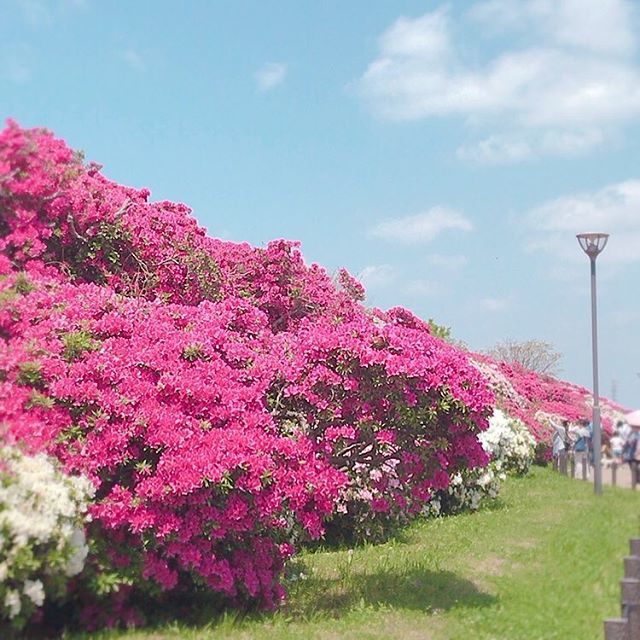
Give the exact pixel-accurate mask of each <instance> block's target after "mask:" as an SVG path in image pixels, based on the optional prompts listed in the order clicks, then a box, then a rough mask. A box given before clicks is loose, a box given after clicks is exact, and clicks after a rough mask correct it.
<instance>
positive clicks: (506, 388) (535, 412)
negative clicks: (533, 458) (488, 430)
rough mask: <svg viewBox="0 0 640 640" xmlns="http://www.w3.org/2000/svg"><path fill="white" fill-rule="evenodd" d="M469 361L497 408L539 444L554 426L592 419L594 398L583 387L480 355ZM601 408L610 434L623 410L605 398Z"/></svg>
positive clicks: (547, 438)
mask: <svg viewBox="0 0 640 640" xmlns="http://www.w3.org/2000/svg"><path fill="white" fill-rule="evenodd" d="M472 361H473V363H474V365H475V366H476V367H477V368H478V369H479V371H480V372H481V373H482V374H483V376H484V377H485V378H486V379H487V381H488V383H489V385H490V387H491V389H492V390H493V392H494V394H495V398H496V405H497V407H498V408H500V409H501V410H502V411H504V412H505V413H506V414H508V416H510V417H512V418H516V419H518V420H520V421H522V422H523V423H524V424H525V425H526V426H527V428H528V429H529V431H530V432H531V434H532V435H533V436H534V438H535V439H536V440H537V441H539V442H547V443H548V442H550V440H551V436H552V434H553V426H552V425H553V424H554V423H555V424H559V423H560V422H561V421H562V420H567V421H568V422H577V421H580V420H585V419H587V420H590V419H591V412H592V406H593V397H592V395H591V392H590V391H588V390H587V389H585V388H584V387H581V386H579V385H575V384H573V383H571V382H567V381H565V380H561V379H559V378H555V377H554V376H551V375H541V374H538V373H536V372H534V371H530V370H528V369H525V368H524V367H522V366H520V365H518V364H513V363H507V362H496V361H495V360H493V359H491V358H490V357H489V356H486V355H482V354H473V355H472ZM600 404H601V407H602V424H603V428H604V430H605V431H606V432H609V433H610V432H611V430H612V426H613V424H614V423H615V422H616V421H617V420H619V419H621V418H622V417H623V414H624V413H625V409H624V408H623V407H621V406H620V405H617V404H616V403H615V402H612V401H611V400H608V399H607V398H600Z"/></svg>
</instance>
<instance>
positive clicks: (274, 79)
mask: <svg viewBox="0 0 640 640" xmlns="http://www.w3.org/2000/svg"><path fill="white" fill-rule="evenodd" d="M286 75H287V65H286V64H282V63H281V62H268V63H267V64H265V65H264V66H263V67H262V68H261V69H260V70H259V71H257V72H256V74H255V79H256V82H257V83H258V88H259V89H260V90H261V91H269V90H270V89H273V88H274V87H276V86H277V85H279V84H281V83H282V82H284V79H285V76H286Z"/></svg>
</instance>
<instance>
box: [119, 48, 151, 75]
mask: <svg viewBox="0 0 640 640" xmlns="http://www.w3.org/2000/svg"><path fill="white" fill-rule="evenodd" d="M120 57H121V58H122V59H123V60H124V61H125V62H126V63H127V65H129V67H131V69H133V70H134V71H139V72H144V71H146V70H147V64H146V62H145V60H144V58H143V57H142V56H141V55H140V53H139V52H138V51H136V50H135V49H125V50H124V51H122V52H121V53H120Z"/></svg>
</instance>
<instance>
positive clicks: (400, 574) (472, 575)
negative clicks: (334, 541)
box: [68, 468, 640, 640]
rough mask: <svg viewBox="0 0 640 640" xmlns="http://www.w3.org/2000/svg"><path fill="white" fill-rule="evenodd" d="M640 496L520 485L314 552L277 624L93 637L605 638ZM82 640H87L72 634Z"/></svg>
mask: <svg viewBox="0 0 640 640" xmlns="http://www.w3.org/2000/svg"><path fill="white" fill-rule="evenodd" d="M638 535H640V493H634V492H632V491H630V490H625V489H616V488H613V487H605V489H604V495H603V496H602V497H600V498H596V497H595V496H594V495H593V488H592V485H591V484H589V483H583V482H579V481H573V480H570V479H568V478H565V477H563V476H560V475H557V474H555V473H554V472H552V471H551V470H549V469H540V468H534V469H533V471H532V473H531V474H530V475H529V476H527V477H526V478H519V479H510V480H508V481H507V482H506V483H505V485H504V488H503V491H502V494H501V498H500V500H499V501H498V502H497V503H495V504H493V505H491V506H489V507H486V508H484V509H483V510H481V511H480V512H477V513H472V514H464V515H460V516H455V517H449V518H442V519H439V520H431V521H425V522H420V523H417V524H415V525H414V526H412V527H411V528H409V529H408V530H406V531H405V532H404V533H403V535H402V536H400V537H398V538H396V539H394V540H392V541H391V542H388V543H386V544H383V545H378V546H366V547H360V548H356V549H354V550H353V551H349V550H341V551H318V552H314V553H307V554H304V555H303V556H302V557H301V558H300V560H299V563H300V564H301V567H302V570H303V571H304V573H305V574H307V576H308V577H307V579H306V580H298V581H295V582H292V583H290V586H289V600H288V602H287V604H286V605H285V606H284V607H283V608H282V609H281V610H280V611H279V612H278V613H276V614H269V615H263V616H254V617H245V618H244V619H240V618H236V617H234V616H230V615H227V616H224V617H219V616H218V617H214V618H213V619H207V618H209V616H207V614H206V612H205V611H203V612H201V616H199V617H200V618H201V619H200V620H199V621H191V622H190V623H189V624H187V623H185V622H184V621H183V622H179V621H175V622H170V623H162V624H158V625H156V626H152V627H149V628H147V629H144V630H138V631H127V632H124V631H121V632H105V633H101V634H92V635H91V636H90V637H91V638H92V639H94V638H102V639H107V638H108V639H116V638H117V639H119V640H164V639H165V638H167V639H168V638H186V639H200V638H202V639H205V640H206V639H213V638H231V639H240V638H243V639H256V640H260V639H262V638H264V639H266V638H270V639H272V638H283V639H296V640H297V639H304V640H312V639H317V638H322V639H324V638H326V639H331V640H332V639H338V638H349V639H354V640H355V639H358V640H360V639H362V640H367V639H371V640H373V639H376V640H377V639H382V638H399V639H402V640H412V639H414V638H415V639H418V638H420V639H433V640H456V639H465V640H482V639H486V640H489V639H491V640H546V639H552V638H558V639H560V638H562V639H566V638H570V639H571V640H590V639H593V640H596V639H598V640H602V638H603V619H604V618H607V617H615V616H617V615H618V614H619V579H620V578H621V577H622V558H623V556H624V555H626V554H627V548H628V539H629V538H630V537H634V536H638ZM68 637H69V638H73V639H74V640H79V638H82V637H83V636H79V635H74V636H68Z"/></svg>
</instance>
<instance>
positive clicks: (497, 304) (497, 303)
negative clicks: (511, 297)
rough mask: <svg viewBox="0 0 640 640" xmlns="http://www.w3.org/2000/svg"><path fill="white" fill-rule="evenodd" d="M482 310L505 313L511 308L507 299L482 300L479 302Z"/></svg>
mask: <svg viewBox="0 0 640 640" xmlns="http://www.w3.org/2000/svg"><path fill="white" fill-rule="evenodd" d="M479 305H480V308H481V309H484V310H485V311H489V312H491V313H497V312H499V311H505V310H506V309H508V308H509V301H508V300H507V299H506V298H482V300H480V302H479Z"/></svg>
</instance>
